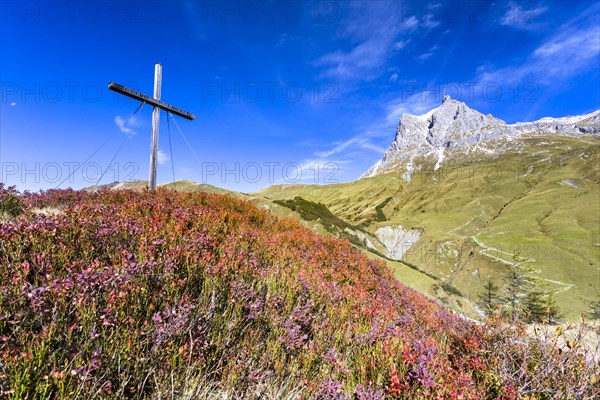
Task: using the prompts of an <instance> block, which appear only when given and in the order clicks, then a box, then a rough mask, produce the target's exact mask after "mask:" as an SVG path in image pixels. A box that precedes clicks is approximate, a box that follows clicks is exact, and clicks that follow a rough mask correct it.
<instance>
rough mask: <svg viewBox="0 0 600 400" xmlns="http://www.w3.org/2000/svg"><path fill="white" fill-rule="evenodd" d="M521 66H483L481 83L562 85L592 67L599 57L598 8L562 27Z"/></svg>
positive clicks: (599, 24)
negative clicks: (496, 67) (494, 67)
mask: <svg viewBox="0 0 600 400" xmlns="http://www.w3.org/2000/svg"><path fill="white" fill-rule="evenodd" d="M555 32H556V33H554V34H553V35H552V36H550V37H549V38H548V39H546V40H545V41H544V42H543V43H542V44H541V45H540V46H538V48H536V49H535V50H534V51H533V52H532V53H531V54H530V55H529V56H528V57H527V59H526V60H525V62H524V63H523V64H521V65H516V66H510V67H505V68H499V69H493V68H492V67H490V66H483V67H480V69H479V71H480V74H479V77H478V80H479V81H483V82H501V83H503V84H507V83H511V82H525V81H527V82H534V83H538V84H559V83H561V82H562V81H564V80H566V79H568V78H571V77H573V76H576V75H577V74H580V73H581V72H582V71H587V70H590V69H593V68H598V57H599V55H600V14H598V11H597V6H594V7H591V8H589V9H588V10H586V11H584V12H583V13H582V14H581V15H579V16H578V17H576V18H575V19H573V20H571V21H569V22H567V23H566V24H564V25H562V26H560V27H559V28H558V29H557V30H556V31H555Z"/></svg>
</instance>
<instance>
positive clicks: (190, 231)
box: [0, 186, 600, 400]
mask: <svg viewBox="0 0 600 400" xmlns="http://www.w3.org/2000/svg"><path fill="white" fill-rule="evenodd" d="M0 214H1V216H0V397H2V398H8V399H24V398H56V399H67V398H68V399H74V398H80V399H88V398H225V396H228V397H227V398H256V399H258V398H272V399H275V398H294V399H295V398H304V399H360V400H365V399H383V398H400V399H419V398H424V399H429V398H433V399H455V398H456V399H459V398H462V399H486V398H487V399H516V398H530V399H533V398H535V399H546V398H565V399H592V398H594V397H595V396H596V395H598V393H599V388H600V386H599V385H600V384H599V380H598V372H597V369H595V367H597V365H596V366H594V365H593V364H592V363H591V362H589V361H586V356H585V355H584V354H583V351H582V350H581V348H580V347H579V346H578V345H577V344H576V343H574V342H572V341H560V340H554V341H553V340H546V341H539V340H538V339H536V338H533V337H530V336H526V334H525V333H524V332H523V331H520V330H519V329H513V328H512V327H509V326H508V325H506V324H505V323H504V322H503V321H501V320H498V319H495V320H491V321H490V322H489V323H488V324H486V325H475V324H472V323H470V322H468V321H467V320H465V319H464V318H463V317H461V316H459V315H456V314H451V313H449V312H448V311H446V310H444V309H443V308H441V307H440V306H438V305H436V304H434V303H432V302H431V301H430V300H428V299H426V298H425V297H423V296H422V295H420V294H418V293H417V292H415V291H413V290H412V289H409V288H407V287H404V286H403V285H402V284H401V283H399V282H398V281H397V280H396V279H395V278H394V277H393V275H392V273H391V272H390V271H389V270H388V269H387V268H386V266H385V264H384V263H382V262H377V261H373V260H370V259H369V258H367V257H366V256H365V255H364V254H363V253H361V252H360V251H359V250H357V249H356V248H354V247H353V246H352V245H351V244H350V243H349V242H347V241H342V240H339V239H335V238H331V237H324V236H321V235H319V234H317V233H314V232H313V231H311V230H309V229H306V228H304V227H302V225H301V224H300V223H298V222H295V221H292V220H286V219H283V220H280V219H277V218H276V217H274V216H272V215H271V214H270V213H269V212H268V211H267V210H263V209H259V208H257V207H256V206H255V205H254V204H252V203H250V202H247V201H241V200H238V199H235V198H233V197H231V196H227V195H216V194H207V193H204V192H196V193H181V192H174V191H170V190H166V189H161V190H159V191H158V192H147V191H144V192H134V191H108V190H104V191H99V192H96V193H87V192H76V191H49V192H45V193H41V194H19V193H16V192H15V191H14V190H12V189H10V188H9V189H6V188H4V187H1V186H0ZM558 334H559V335H560V332H559V333H558ZM565 343H566V344H565ZM588 360H589V358H588Z"/></svg>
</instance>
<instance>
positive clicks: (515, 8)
mask: <svg viewBox="0 0 600 400" xmlns="http://www.w3.org/2000/svg"><path fill="white" fill-rule="evenodd" d="M546 11H548V7H547V6H544V5H541V4H540V3H538V2H529V3H528V2H517V1H512V0H511V1H509V2H508V3H507V4H506V12H505V14H504V15H503V16H502V17H501V18H500V24H501V25H504V26H511V27H514V28H519V29H529V30H533V29H538V28H539V27H540V26H541V25H542V18H541V16H542V14H544V13H545V12H546Z"/></svg>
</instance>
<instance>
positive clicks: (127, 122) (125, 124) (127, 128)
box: [115, 115, 139, 136]
mask: <svg viewBox="0 0 600 400" xmlns="http://www.w3.org/2000/svg"><path fill="white" fill-rule="evenodd" d="M115 125H117V128H119V130H120V131H121V132H123V133H124V134H126V135H130V136H133V135H137V131H136V130H135V129H134V128H135V127H136V126H138V125H139V123H138V120H137V119H136V117H134V116H131V117H129V118H127V119H124V118H123V117H121V116H120V115H117V116H116V117H115Z"/></svg>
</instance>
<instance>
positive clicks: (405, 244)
mask: <svg viewBox="0 0 600 400" xmlns="http://www.w3.org/2000/svg"><path fill="white" fill-rule="evenodd" d="M375 237H376V238H377V239H378V240H379V241H380V242H381V244H383V245H384V246H385V249H386V251H387V254H386V255H387V257H389V258H391V259H392V260H401V259H402V256H403V255H404V253H406V252H407V251H408V250H409V249H410V248H411V247H412V246H413V245H414V244H415V243H417V241H418V240H419V238H420V237H421V231H420V230H419V229H404V228H403V227H402V226H401V225H398V226H397V227H393V226H384V227H382V228H379V229H377V230H376V231H375Z"/></svg>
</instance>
